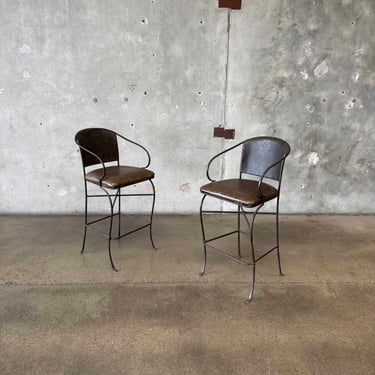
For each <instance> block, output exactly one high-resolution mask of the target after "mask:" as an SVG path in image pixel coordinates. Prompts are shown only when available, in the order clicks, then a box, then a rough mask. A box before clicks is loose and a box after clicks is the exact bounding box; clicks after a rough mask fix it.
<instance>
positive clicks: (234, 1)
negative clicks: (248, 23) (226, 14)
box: [219, 0, 242, 9]
mask: <svg viewBox="0 0 375 375" xmlns="http://www.w3.org/2000/svg"><path fill="white" fill-rule="evenodd" d="M241 2H242V0H219V8H230V9H241Z"/></svg>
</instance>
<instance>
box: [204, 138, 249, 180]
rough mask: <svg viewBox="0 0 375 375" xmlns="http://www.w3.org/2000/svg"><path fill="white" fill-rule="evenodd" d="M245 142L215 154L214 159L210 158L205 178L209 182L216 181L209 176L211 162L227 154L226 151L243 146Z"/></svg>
mask: <svg viewBox="0 0 375 375" xmlns="http://www.w3.org/2000/svg"><path fill="white" fill-rule="evenodd" d="M245 142H246V140H245V141H243V142H241V143H238V144H236V145H234V146H232V147H230V148H228V149H226V150H224V151H221V152H219V153H218V154H216V155H215V156H214V157H212V158H211V159H210V161H209V162H208V164H207V169H206V176H207V178H208V179H209V180H210V181H211V182H214V181H216V180H214V179H212V178H211V176H210V167H211V164H212V162H213V161H214V160H215V159H216V158H218V157H219V156H221V155H223V154H225V153H226V152H228V151H231V150H233V149H235V148H237V147H238V146H241V145H242V144H244V143H245Z"/></svg>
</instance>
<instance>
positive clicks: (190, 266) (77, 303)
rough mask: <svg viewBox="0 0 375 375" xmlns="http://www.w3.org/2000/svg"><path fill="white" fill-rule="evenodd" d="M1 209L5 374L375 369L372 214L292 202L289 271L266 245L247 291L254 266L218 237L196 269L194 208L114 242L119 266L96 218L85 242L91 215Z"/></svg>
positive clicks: (286, 228)
mask: <svg viewBox="0 0 375 375" xmlns="http://www.w3.org/2000/svg"><path fill="white" fill-rule="evenodd" d="M139 219H140V218H134V220H139ZM229 222H230V221H229V219H228V218H219V224H220V225H214V224H213V222H211V220H209V223H208V225H209V228H210V231H215V229H217V228H218V227H229ZM0 223H1V226H0V230H1V232H0V236H1V237H0V238H1V242H0V302H1V304H0V353H1V355H0V374H2V375H7V374H12V375H14V374H17V375H18V374H44V375H45V374H53V375H58V374H72V375H73V374H77V375H78V374H79V375H84V374H88V375H96V374H98V375H99V374H100V375H104V374H330V375H332V374H340V375H342V374H361V375H363V374H375V355H374V353H375V334H374V333H375V332H374V328H375V324H374V322H375V285H374V270H375V231H374V227H375V217H373V216H355V217H353V216H351V217H349V216H337V217H332V216H312V217H307V216H282V217H281V244H282V248H281V252H282V264H283V269H284V273H285V277H280V276H279V275H278V269H277V262H276V256H275V255H274V254H271V255H270V256H268V257H266V258H265V259H264V260H263V261H262V262H261V263H259V265H258V267H257V283H256V288H255V294H254V299H253V302H251V303H246V297H247V294H248V289H249V280H250V269H249V268H248V267H246V266H242V265H240V264H237V263H234V262H232V261H230V260H228V259H225V258H223V257H221V256H219V255H217V254H215V253H214V252H212V251H211V252H209V254H208V266H207V271H206V275H205V276H203V277H200V276H198V272H199V271H200V268H201V263H202V246H201V233H200V226H199V220H198V217H197V216H157V217H156V218H155V228H154V233H155V234H154V237H155V242H156V243H157V246H158V247H159V250H158V251H156V252H155V251H154V250H152V248H151V245H150V242H149V239H148V233H147V231H145V232H138V233H136V234H134V235H131V236H130V237H127V238H124V239H122V240H121V241H117V242H115V244H114V246H113V256H114V260H115V263H116V265H117V266H118V268H119V269H120V271H119V272H117V273H115V272H113V271H112V270H111V268H110V265H109V261H108V257H107V252H106V242H105V240H104V239H103V238H102V237H100V236H99V235H97V234H96V233H95V232H93V231H91V232H89V233H88V241H87V247H86V251H85V253H84V254H83V255H80V254H79V250H80V244H81V236H82V217H74V216H72V217H67V216H64V217H58V216H55V217H31V216H3V217H1V218H0ZM257 230H258V232H257V233H259V234H260V235H259V238H265V239H267V240H266V241H265V243H263V241H260V245H261V246H266V245H267V242H269V240H270V235H269V233H270V232H271V230H272V222H271V218H270V217H269V216H265V217H261V218H260V220H259V222H258V226H257ZM222 245H223V246H229V245H230V239H227V240H225V241H223V244H222Z"/></svg>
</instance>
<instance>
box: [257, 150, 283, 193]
mask: <svg viewBox="0 0 375 375" xmlns="http://www.w3.org/2000/svg"><path fill="white" fill-rule="evenodd" d="M287 156H288V154H286V155H284V156H283V157H282V158H281V159H279V160H278V161H276V162H275V163H273V164H271V165H270V166H268V167H267V168H266V169H265V171H264V172H263V174H262V175H261V176H260V179H259V181H258V193H259V195H260V197H261V198H262V199H263V198H264V195H263V193H262V183H263V179H264V178H265V175H266V173H267V172H268V171H269V170H270V169H271V168H273V167H275V166H276V165H278V164H280V163H282V162H284V160H285V159H286V157H287Z"/></svg>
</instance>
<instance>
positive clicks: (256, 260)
mask: <svg viewBox="0 0 375 375" xmlns="http://www.w3.org/2000/svg"><path fill="white" fill-rule="evenodd" d="M277 248H278V246H275V247H273V248H272V249H271V250H268V251H266V252H265V253H264V254H263V255H261V256H260V257H258V258H257V259H255V263H256V262H258V260H261V259H262V258H264V257H265V256H266V255H268V254H269V253H271V252H272V251H274V250H276V249H277Z"/></svg>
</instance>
